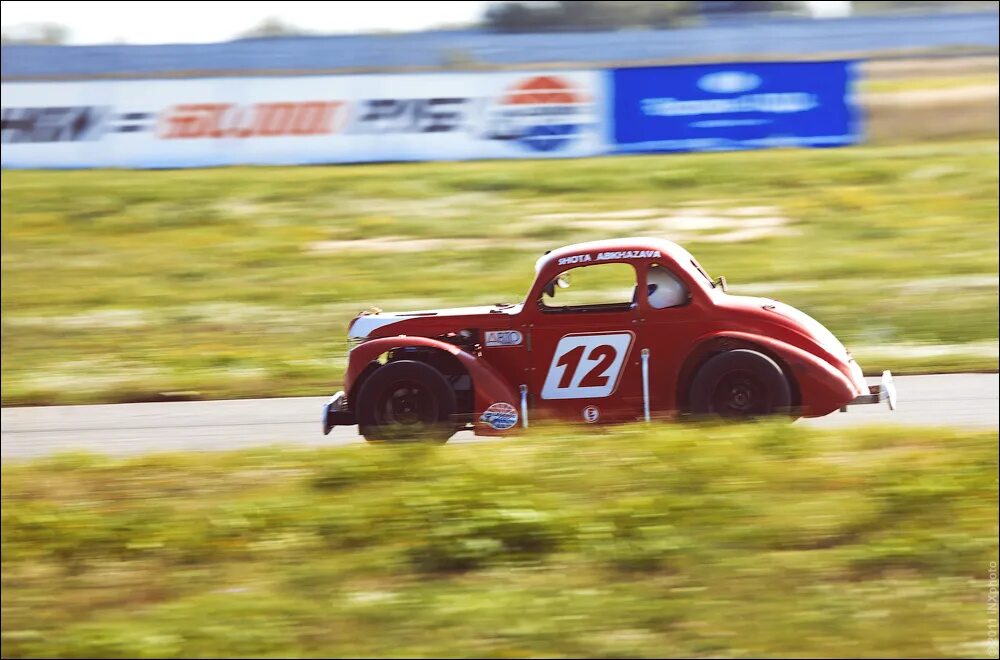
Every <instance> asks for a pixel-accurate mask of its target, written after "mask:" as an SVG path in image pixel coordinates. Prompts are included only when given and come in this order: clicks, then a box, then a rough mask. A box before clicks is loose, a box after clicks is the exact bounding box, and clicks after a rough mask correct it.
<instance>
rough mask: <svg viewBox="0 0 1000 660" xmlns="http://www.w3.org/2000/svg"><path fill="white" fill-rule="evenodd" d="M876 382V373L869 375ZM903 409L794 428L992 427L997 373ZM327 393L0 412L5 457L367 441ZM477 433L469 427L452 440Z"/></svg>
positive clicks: (927, 390) (836, 416) (930, 387)
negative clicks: (334, 424) (337, 419)
mask: <svg viewBox="0 0 1000 660" xmlns="http://www.w3.org/2000/svg"><path fill="white" fill-rule="evenodd" d="M870 380H871V382H872V383H876V382H877V381H878V379H870ZM896 388H897V391H898V393H899V406H898V408H897V410H896V411H895V412H890V411H889V410H888V408H887V407H886V406H885V404H882V405H865V406H854V407H851V408H850V410H849V412H847V413H833V414H832V415H828V416H826V417H823V418H820V419H812V420H800V421H798V422H796V423H797V424H809V425H813V426H819V427H844V426H859V425H866V424H898V425H921V426H952V427H960V428H980V429H994V430H995V429H997V426H998V424H1000V412H998V410H1000V404H998V391H1000V376H998V374H995V373H994V374H946V375H929V376H898V377H896ZM325 400H326V397H296V398H287V399H243V400H230V401H185V402H176V403H175V402H169V403H124V404H113V405H95V406H46V407H36V408H4V409H2V410H0V417H2V420H0V421H2V424H0V429H2V432H0V447H2V451H0V453H2V457H3V461H4V462H8V461H17V460H23V459H28V458H34V457H39V456H44V455H47V454H52V453H57V452H64V451H78V450H83V451H89V452H98V453H106V454H113V455H119V456H124V455H135V454H143V453H149V452H161V451H188V450H208V451H213V450H227V449H240V448H246V447H252V446H261V445H274V444H282V443H293V444H297V445H312V446H317V447H322V446H331V445H345V444H351V443H359V442H363V440H362V439H361V438H359V437H358V435H357V431H356V428H355V427H345V428H337V429H334V431H333V433H331V434H330V435H329V436H324V435H323V433H322V431H321V430H320V408H321V406H322V404H323V403H324V402H325ZM476 440H477V439H476V438H475V437H474V436H473V435H472V433H471V432H467V431H466V432H462V433H459V434H456V436H455V437H454V438H453V439H452V442H469V441H476Z"/></svg>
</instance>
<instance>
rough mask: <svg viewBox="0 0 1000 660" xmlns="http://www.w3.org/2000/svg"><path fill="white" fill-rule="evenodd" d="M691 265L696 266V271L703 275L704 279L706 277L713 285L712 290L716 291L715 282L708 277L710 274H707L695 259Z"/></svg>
mask: <svg viewBox="0 0 1000 660" xmlns="http://www.w3.org/2000/svg"><path fill="white" fill-rule="evenodd" d="M691 265H692V266H694V268H695V270H697V271H698V272H699V273H701V275H702V277H704V278H705V279H706V280H708V283H709V284H711V285H712V288H713V289H714V288H715V282H713V281H712V278H711V277H709V276H708V273H706V272H705V269H704V268H702V267H701V264H699V263H698V262H697V261H695V260H694V259H692V260H691Z"/></svg>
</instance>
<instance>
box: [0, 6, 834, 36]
mask: <svg viewBox="0 0 1000 660" xmlns="http://www.w3.org/2000/svg"><path fill="white" fill-rule="evenodd" d="M489 4H490V3H489V2H463V1H459V0H450V1H446V2H433V1H419V0H411V1H405V2H391V1H390V2H288V1H284V2H282V1H280V0H279V1H275V0H266V1H263V2H259V1H258V2H255V1H252V0H251V1H243V2H238V1H233V0H230V1H229V2H208V1H204V2H151V1H145V2H30V1H16V0H9V1H5V2H3V3H2V11H0V16H2V28H3V32H5V33H8V34H11V35H12V36H16V35H17V34H19V30H21V29H23V26H24V25H25V24H31V23H56V24H58V25H62V26H64V27H66V28H67V29H68V30H69V43H71V44H101V43H105V44H106V43H130V44H156V43H208V42H214V41H227V40H229V39H232V38H233V37H235V36H237V35H239V34H241V33H243V32H246V31H247V30H250V29H251V28H253V27H256V26H257V25H259V24H260V23H261V22H262V21H264V20H265V19H267V18H271V17H276V18H279V19H280V20H282V21H283V22H285V23H287V24H289V25H292V26H295V27H300V28H304V29H306V30H309V31H313V32H318V33H323V34H345V33H351V32H374V31H382V30H388V31H394V32H403V31H415V30H425V29H428V28H434V27H442V26H446V25H456V24H459V25H460V24H469V23H472V22H475V21H476V20H477V19H478V18H479V17H481V16H482V14H483V12H484V11H485V8H486V7H487V5H489ZM808 4H809V5H810V6H811V9H812V11H813V13H814V14H815V15H817V16H843V15H845V14H846V13H849V12H850V3H849V2H830V1H826V2H810V3H808Z"/></svg>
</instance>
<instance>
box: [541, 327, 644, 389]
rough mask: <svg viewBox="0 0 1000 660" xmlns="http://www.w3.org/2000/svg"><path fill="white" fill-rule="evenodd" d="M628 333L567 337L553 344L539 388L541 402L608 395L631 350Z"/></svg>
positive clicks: (630, 334) (630, 339)
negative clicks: (545, 372)
mask: <svg viewBox="0 0 1000 660" xmlns="http://www.w3.org/2000/svg"><path fill="white" fill-rule="evenodd" d="M632 338H633V335H632V333H631V332H613V333H609V334H593V335H566V336H565V337H563V338H562V339H560V340H559V344H557V345H556V351H555V354H553V356H552V364H550V365H549V372H548V374H547V375H546V376H545V384H544V385H543V386H542V398H543V399H588V398H599V397H605V396H610V395H611V393H612V392H614V391H615V388H616V387H617V386H618V379H619V378H620V377H621V374H622V366H623V365H624V364H625V359H626V358H627V357H628V353H629V350H630V349H631V348H632Z"/></svg>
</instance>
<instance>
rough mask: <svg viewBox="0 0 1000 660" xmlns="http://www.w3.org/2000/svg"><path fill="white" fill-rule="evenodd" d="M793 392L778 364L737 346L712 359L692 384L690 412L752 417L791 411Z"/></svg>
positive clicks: (723, 416)
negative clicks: (735, 348)
mask: <svg viewBox="0 0 1000 660" xmlns="http://www.w3.org/2000/svg"><path fill="white" fill-rule="evenodd" d="M791 403H792V393H791V387H790V386H789V384H788V379H787V378H786V377H785V374H784V372H783V371H782V370H781V367H780V366H778V364H777V363H776V362H775V361H774V360H772V359H771V358H769V357H768V356H766V355H764V354H763V353H758V352H757V351H752V350H748V349H737V350H732V351H725V352H723V353H719V354H717V355H714V356H712V357H711V358H709V360H708V361H707V362H705V364H704V365H702V367H701V368H700V369H699V370H698V372H697V373H696V374H695V377H694V380H693V381H692V383H691V390H690V397H689V412H690V413H692V414H694V415H695V416H698V417H722V418H726V419H736V420H739V419H752V418H756V417H764V416H767V415H780V414H787V413H788V412H789V410H790V408H791Z"/></svg>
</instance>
